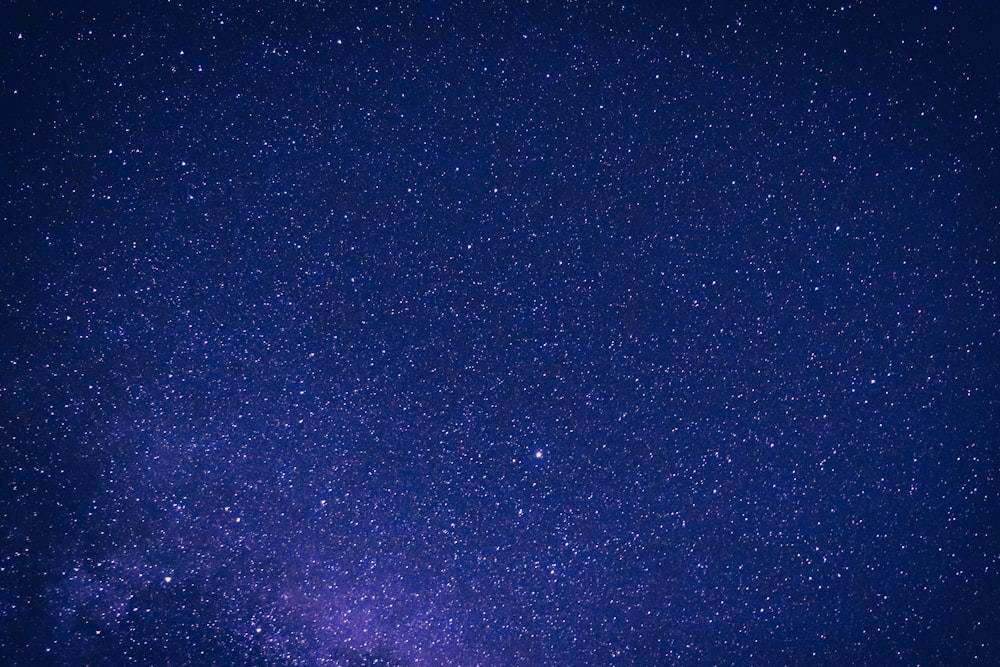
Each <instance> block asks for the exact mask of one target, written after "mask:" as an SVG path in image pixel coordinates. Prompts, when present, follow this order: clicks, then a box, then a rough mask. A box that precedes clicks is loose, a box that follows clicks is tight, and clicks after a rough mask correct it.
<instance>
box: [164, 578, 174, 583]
mask: <svg viewBox="0 0 1000 667" xmlns="http://www.w3.org/2000/svg"><path fill="white" fill-rule="evenodd" d="M173 580H174V578H173V577H163V581H164V582H165V583H168V584H169V583H170V582H171V581H173Z"/></svg>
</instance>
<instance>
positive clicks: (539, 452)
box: [535, 449, 545, 459]
mask: <svg viewBox="0 0 1000 667" xmlns="http://www.w3.org/2000/svg"><path fill="white" fill-rule="evenodd" d="M535 458H536V459H543V458H545V452H543V451H542V450H540V449H536V450H535Z"/></svg>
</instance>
